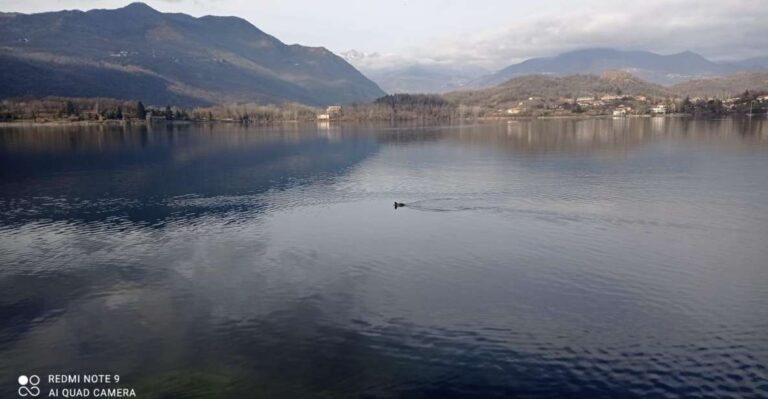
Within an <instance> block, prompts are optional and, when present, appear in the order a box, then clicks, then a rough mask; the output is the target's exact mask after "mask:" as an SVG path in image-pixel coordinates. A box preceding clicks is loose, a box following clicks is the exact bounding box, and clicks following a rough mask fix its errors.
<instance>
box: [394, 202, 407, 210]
mask: <svg viewBox="0 0 768 399" xmlns="http://www.w3.org/2000/svg"><path fill="white" fill-rule="evenodd" d="M404 206H405V204H404V203H402V202H395V209H397V208H402V207H404Z"/></svg>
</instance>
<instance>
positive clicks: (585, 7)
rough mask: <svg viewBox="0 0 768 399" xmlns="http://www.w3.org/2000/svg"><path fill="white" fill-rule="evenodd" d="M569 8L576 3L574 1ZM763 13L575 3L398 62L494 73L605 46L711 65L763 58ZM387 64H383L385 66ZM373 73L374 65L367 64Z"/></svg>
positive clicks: (766, 43) (767, 41)
mask: <svg viewBox="0 0 768 399" xmlns="http://www.w3.org/2000/svg"><path fill="white" fill-rule="evenodd" d="M574 3H575V2H574ZM766 21H768V6H767V5H766V4H765V3H761V2H757V1H746V0H728V1H724V0H718V1H715V0H703V1H701V0H699V1H694V0H682V1H679V0H678V1H671V0H647V1H643V2H632V3H623V2H615V1H614V2H596V1H593V2H589V3H586V4H584V3H581V4H579V7H577V8H575V7H574V6H573V3H568V7H567V8H565V5H564V9H559V10H549V11H547V12H543V13H540V14H537V15H512V16H510V18H509V22H508V23H507V24H506V26H504V27H500V28H499V27H497V28H493V29H490V30H486V31H478V32H470V33H467V32H462V33H461V34H460V35H456V36H454V37H446V38H442V39H441V40H437V41H434V42H432V43H430V44H429V45H427V46H422V47H421V48H413V49H409V50H406V51H404V52H403V53H401V54H399V57H398V61H399V62H401V63H402V62H407V61H405V60H411V62H416V63H424V62H426V63H440V64H452V63H463V64H467V63H469V64H475V65H483V66H486V67H491V68H500V67H504V66H506V65H509V64H512V63H515V62H519V61H522V60H524V59H528V58H532V57H539V56H551V55H555V54H558V53H561V52H565V51H570V50H576V49H583V48H592V47H611V48H619V49H626V50H632V49H637V50H650V51H655V52H659V53H663V54H669V53H676V52H680V51H685V50H691V51H695V52H698V53H701V54H703V55H705V56H707V57H710V58H712V59H716V60H718V59H720V60H724V59H739V58H746V57H752V56H764V55H768V23H766ZM392 60H393V57H389V58H386V57H384V58H383V59H382V61H387V62H386V65H388V64H391V63H392V62H391V61H392ZM368 61H369V64H367V65H366V67H368V68H375V67H376V64H375V63H374V61H376V60H368Z"/></svg>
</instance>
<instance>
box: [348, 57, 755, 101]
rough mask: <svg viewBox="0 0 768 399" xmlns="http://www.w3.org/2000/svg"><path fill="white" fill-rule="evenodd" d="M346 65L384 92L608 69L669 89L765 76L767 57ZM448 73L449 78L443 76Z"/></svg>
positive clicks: (358, 60) (370, 60)
mask: <svg viewBox="0 0 768 399" xmlns="http://www.w3.org/2000/svg"><path fill="white" fill-rule="evenodd" d="M342 56H344V57H345V58H346V59H347V60H348V61H349V62H351V63H352V64H353V65H355V66H357V67H358V68H361V70H362V71H363V72H364V73H366V74H367V75H368V76H369V77H371V79H373V80H374V81H375V82H377V83H378V84H379V85H380V86H381V87H382V88H384V89H385V90H386V91H388V92H390V93H391V92H406V93H417V92H431V93H443V92H448V91H454V90H460V89H481V88H488V87H492V86H495V85H498V84H501V83H504V82H506V81H508V80H509V79H512V78H516V77H520V76H526V75H552V76H567V75H575V74H594V75H600V74H602V73H603V72H605V71H609V70H619V69H620V70H624V71H627V72H629V73H632V74H633V75H635V76H637V77H639V78H641V79H643V80H647V81H649V82H653V83H657V84H661V85H674V84H678V83H681V82H685V81H688V80H701V79H706V78H713V77H721V76H725V75H731V74H735V73H738V72H747V71H768V57H757V58H751V59H746V60H741V61H733V62H714V61H710V60H708V59H707V58H705V57H703V56H701V55H699V54H696V53H693V52H690V51H685V52H681V53H677V54H670V55H662V54H656V53H653V52H650V51H624V50H617V49H610V48H593V49H583V50H576V51H571V52H566V53H562V54H559V55H555V56H552V57H540V58H531V59H529V60H526V61H523V62H520V63H517V64H513V65H509V66H507V67H505V68H502V69H500V70H498V71H496V72H493V73H482V70H481V69H477V68H476V69H468V68H467V66H461V67H457V66H451V65H445V64H439V65H434V64H428V63H419V62H410V63H408V62H403V63H400V65H390V64H391V63H389V64H387V65H386V66H385V67H376V64H375V62H374V61H376V58H377V57H378V58H380V57H381V56H379V55H378V54H376V53H372V54H367V53H361V52H356V51H352V52H348V53H343V54H342ZM446 71H450V72H451V73H446Z"/></svg>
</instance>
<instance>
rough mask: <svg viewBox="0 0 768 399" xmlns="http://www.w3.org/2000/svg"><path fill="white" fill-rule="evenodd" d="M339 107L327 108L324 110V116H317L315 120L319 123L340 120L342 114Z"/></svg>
mask: <svg viewBox="0 0 768 399" xmlns="http://www.w3.org/2000/svg"><path fill="white" fill-rule="evenodd" d="M342 111H343V110H342V108H341V105H331V106H329V107H328V108H326V109H325V113H324V114H318V115H317V120H320V121H329V120H338V119H341V116H342V115H343V113H342Z"/></svg>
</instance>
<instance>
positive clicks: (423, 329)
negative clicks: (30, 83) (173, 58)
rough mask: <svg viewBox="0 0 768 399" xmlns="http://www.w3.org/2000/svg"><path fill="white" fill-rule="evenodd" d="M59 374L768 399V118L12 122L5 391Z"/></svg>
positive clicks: (2, 268)
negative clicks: (28, 378)
mask: <svg viewBox="0 0 768 399" xmlns="http://www.w3.org/2000/svg"><path fill="white" fill-rule="evenodd" d="M395 201H398V202H403V203H405V205H406V206H405V207H403V208H398V209H395V208H394V207H393V203H394V202H395ZM55 373H66V374H83V373H105V374H107V373H109V374H119V375H120V383H119V384H117V386H120V387H126V388H133V389H135V391H136V394H137V397H140V398H213V397H216V398H218V397H222V398H250V397H270V398H296V397H307V398H315V397H317V398H319V397H323V398H328V397H343V398H354V397H369V398H387V397H401V398H473V397H475V398H509V397H529V398H555V397H572V398H634V397H638V398H639V397H654V398H677V397H690V398H698V397H701V398H705V397H707V398H715V397H717V398H727V397H733V398H758V397H767V396H768V121H766V120H763V119H757V118H756V119H751V120H750V119H727V120H720V121H706V120H690V119H676V118H629V119H599V120H536V121H516V122H509V123H485V124H468V125H461V126H426V127H425V126H400V127H391V126H385V127H382V126H354V125H341V126H335V125H319V126H283V127H270V128H265V127H262V128H258V127H244V126H240V125H234V124H232V125H227V124H219V125H176V126H164V125H160V126H151V127H149V128H148V127H144V126H135V127H119V126H114V127H103V126H91V127H83V126H80V127H78V126H70V127H44V126H41V127H4V128H0V376H2V384H1V386H0V397H3V398H6V397H8V398H12V397H17V396H16V395H17V393H16V392H17V389H18V388H19V385H18V383H17V382H16V379H17V377H18V375H20V374H27V375H30V374H35V375H40V376H47V375H49V374H55ZM43 379H44V380H43V382H42V383H41V384H40V386H41V387H42V388H43V389H44V392H48V391H47V389H48V388H50V387H51V386H52V384H49V383H48V381H47V379H46V378H45V377H44V378H43ZM80 386H88V385H82V384H81V385H80Z"/></svg>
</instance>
